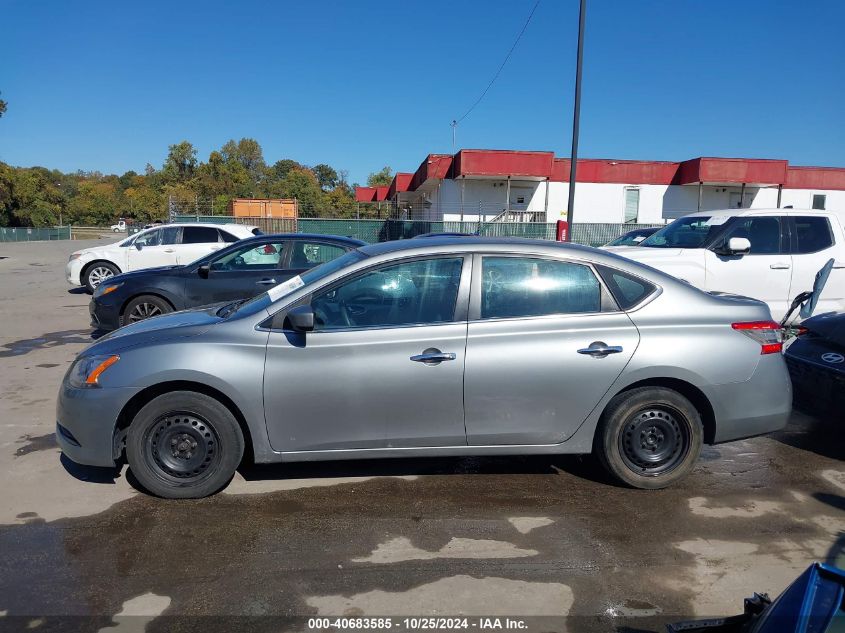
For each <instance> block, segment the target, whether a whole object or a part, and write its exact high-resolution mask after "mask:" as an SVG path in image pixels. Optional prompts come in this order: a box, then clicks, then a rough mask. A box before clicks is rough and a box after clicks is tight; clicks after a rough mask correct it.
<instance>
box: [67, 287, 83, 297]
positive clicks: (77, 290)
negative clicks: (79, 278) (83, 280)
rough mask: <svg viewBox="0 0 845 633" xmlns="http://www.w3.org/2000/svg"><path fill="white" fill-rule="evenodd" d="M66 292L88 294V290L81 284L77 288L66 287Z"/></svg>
mask: <svg viewBox="0 0 845 633" xmlns="http://www.w3.org/2000/svg"><path fill="white" fill-rule="evenodd" d="M67 293H68V294H69V295H84V294H88V290H87V289H86V288H83V287H82V286H79V287H78V288H68V291H67Z"/></svg>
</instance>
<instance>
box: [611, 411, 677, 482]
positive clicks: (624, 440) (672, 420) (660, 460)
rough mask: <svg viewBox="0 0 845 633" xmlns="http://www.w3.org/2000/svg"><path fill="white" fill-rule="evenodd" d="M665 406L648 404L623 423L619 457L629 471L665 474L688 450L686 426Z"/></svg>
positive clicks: (675, 412) (675, 413)
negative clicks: (650, 405) (620, 455)
mask: <svg viewBox="0 0 845 633" xmlns="http://www.w3.org/2000/svg"><path fill="white" fill-rule="evenodd" d="M680 417H681V415H680V414H679V413H678V412H677V411H673V410H672V409H670V408H668V407H647V408H645V409H642V410H640V411H638V412H636V413H634V414H633V415H632V416H630V417H629V419H628V420H627V421H626V422H625V425H624V427H623V429H622V432H621V433H620V434H619V450H620V453H621V454H622V459H623V460H624V461H625V464H626V465H627V466H628V468H630V469H631V470H633V471H635V472H637V471H639V472H641V473H643V474H649V475H660V474H661V473H667V472H669V471H671V470H672V469H673V468H676V467H677V466H678V464H680V463H682V462H683V460H684V457H685V456H686V453H687V451H688V450H689V432H688V425H686V424H681V423H679V422H678V418H680Z"/></svg>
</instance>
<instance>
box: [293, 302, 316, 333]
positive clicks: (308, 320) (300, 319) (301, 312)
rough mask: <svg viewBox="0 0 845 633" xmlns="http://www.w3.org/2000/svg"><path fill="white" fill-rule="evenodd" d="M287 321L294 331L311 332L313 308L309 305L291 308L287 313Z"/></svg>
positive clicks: (312, 327)
mask: <svg viewBox="0 0 845 633" xmlns="http://www.w3.org/2000/svg"><path fill="white" fill-rule="evenodd" d="M287 322H288V323H289V324H290V327H291V329H293V330H294V331H296V332H311V331H312V330H313V329H314V310H313V309H312V308H311V306H310V305H304V306H296V307H295V308H291V309H290V310H289V311H288V313H287Z"/></svg>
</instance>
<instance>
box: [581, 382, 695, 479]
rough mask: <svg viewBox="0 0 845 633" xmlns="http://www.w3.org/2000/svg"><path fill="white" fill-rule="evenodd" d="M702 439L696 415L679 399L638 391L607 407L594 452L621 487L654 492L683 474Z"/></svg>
mask: <svg viewBox="0 0 845 633" xmlns="http://www.w3.org/2000/svg"><path fill="white" fill-rule="evenodd" d="M703 435H704V434H703V429H702V424H701V416H700V415H699V413H698V411H697V410H696V408H695V407H694V406H693V405H692V403H690V401H689V400H687V399H686V398H685V397H684V396H682V395H681V394H679V393H678V392H677V391H673V390H672V389H667V388H665V387H640V388H637V389H632V390H630V391H626V392H623V393H621V394H619V395H618V396H616V397H615V398H613V399H612V400H611V401H610V403H608V405H607V408H606V409H605V412H604V414H603V415H602V419H601V422H600V423H599V427H598V429H597V430H596V436H595V445H594V452H595V453H597V454H598V457H599V460H600V461H601V463H602V465H603V466H604V467H605V469H607V471H608V472H609V473H610V474H611V475H612V476H613V477H614V478H616V479H617V480H618V481H620V482H621V483H623V484H626V485H628V486H631V487H633V488H642V489H646V490H657V489H660V488H666V487H667V486H671V485H672V484H674V483H675V482H677V481H679V480H680V479H683V478H684V477H685V476H686V475H688V474H689V472H690V471H691V470H692V469H693V467H694V466H695V463H696V461H698V456H699V454H700V453H701V444H702V442H703Z"/></svg>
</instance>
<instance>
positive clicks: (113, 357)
mask: <svg viewBox="0 0 845 633" xmlns="http://www.w3.org/2000/svg"><path fill="white" fill-rule="evenodd" d="M119 360H120V356H118V355H117V354H109V355H104V356H86V357H85V358H80V359H78V360H77V361H76V362H75V363H74V364H73V367H71V368H70V372H68V376H67V382H68V384H69V385H70V386H71V387H73V388H75V389H82V388H86V387H99V386H100V385H99V382H98V380H99V379H100V375H101V374H102V373H103V372H104V371H106V370H107V369H108V368H109V367H111V366H112V365H114V364H115V363H116V362H117V361H119Z"/></svg>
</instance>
